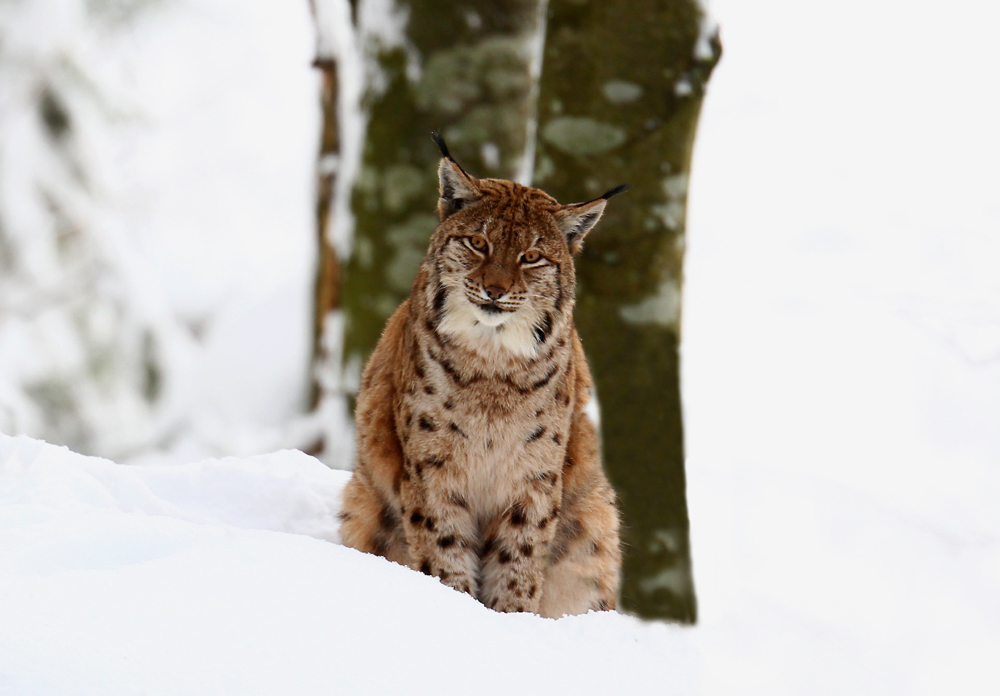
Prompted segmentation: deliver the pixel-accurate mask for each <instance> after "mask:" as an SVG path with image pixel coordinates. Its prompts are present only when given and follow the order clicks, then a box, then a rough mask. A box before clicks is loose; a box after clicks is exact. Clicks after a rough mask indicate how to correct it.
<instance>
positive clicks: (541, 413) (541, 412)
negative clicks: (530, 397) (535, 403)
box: [535, 408, 545, 418]
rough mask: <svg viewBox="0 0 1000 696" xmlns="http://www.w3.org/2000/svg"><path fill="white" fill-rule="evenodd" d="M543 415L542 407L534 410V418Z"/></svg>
mask: <svg viewBox="0 0 1000 696" xmlns="http://www.w3.org/2000/svg"><path fill="white" fill-rule="evenodd" d="M543 415H545V409H544V408H540V409H538V410H537V411H535V418H541V417H542V416H543Z"/></svg>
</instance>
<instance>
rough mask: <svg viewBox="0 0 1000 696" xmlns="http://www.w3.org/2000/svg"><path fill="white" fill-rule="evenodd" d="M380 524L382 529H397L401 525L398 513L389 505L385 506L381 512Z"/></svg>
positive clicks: (379, 515)
mask: <svg viewBox="0 0 1000 696" xmlns="http://www.w3.org/2000/svg"><path fill="white" fill-rule="evenodd" d="M378 524H379V526H380V527H381V528H382V529H395V528H396V525H398V524H399V520H398V518H397V517H396V513H395V512H394V511H393V510H392V508H390V507H389V506H388V505H383V506H382V509H381V510H380V511H379V513H378Z"/></svg>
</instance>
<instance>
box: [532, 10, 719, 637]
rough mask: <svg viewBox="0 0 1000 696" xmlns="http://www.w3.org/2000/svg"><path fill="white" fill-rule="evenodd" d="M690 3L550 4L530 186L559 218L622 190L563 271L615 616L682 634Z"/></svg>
mask: <svg viewBox="0 0 1000 696" xmlns="http://www.w3.org/2000/svg"><path fill="white" fill-rule="evenodd" d="M702 20H703V17H702V14H701V11H700V9H699V6H698V4H697V3H696V2H695V1H694V0H635V1H634V2H631V3H628V4H627V5H618V4H612V3H599V2H575V1H573V0H551V2H550V5H549V18H548V27H547V34H546V45H545V57H544V64H543V66H544V67H543V70H542V80H541V89H540V93H539V101H538V109H539V129H538V133H539V138H538V154H537V161H536V162H537V166H536V174H535V181H534V185H536V186H538V187H539V188H542V189H543V190H545V191H547V192H548V193H550V194H552V195H554V196H555V197H556V198H557V199H558V200H560V201H562V202H571V201H581V200H588V199H591V198H594V197H596V196H598V195H600V194H601V193H602V192H603V191H606V190H607V189H610V188H611V187H612V186H615V185H617V184H620V183H622V182H631V184H632V190H631V191H630V192H629V193H628V194H627V195H626V196H623V197H621V198H618V199H615V200H614V201H612V202H611V203H610V204H609V205H608V208H607V211H606V213H605V215H604V219H603V220H602V222H601V223H600V225H599V226H598V228H597V229H596V230H595V231H594V233H593V234H591V235H590V236H589V237H588V239H587V242H586V245H585V247H584V251H583V254H582V256H581V258H580V259H579V260H578V263H577V277H578V279H579V283H578V302H577V309H576V323H577V327H578V328H579V331H580V334H581V336H582V338H583V342H584V346H585V347H586V350H587V355H588V359H589V361H590V363H591V367H592V369H593V372H594V377H595V381H596V384H597V396H598V400H599V402H600V405H601V414H602V415H601V419H602V424H601V425H602V434H603V446H604V455H605V466H606V468H607V470H608V475H609V477H610V478H611V482H612V484H613V485H614V486H615V488H616V490H617V491H618V494H619V497H620V500H621V508H622V513H623V519H624V523H625V529H624V542H625V554H626V555H625V565H624V582H623V585H622V604H623V606H624V607H625V608H626V609H629V610H632V611H635V612H636V613H638V614H639V615H641V616H644V617H648V618H667V619H674V620H678V621H684V622H693V621H694V620H695V618H696V602H695V594H694V587H693V584H692V581H691V561H690V549H689V541H688V514H687V503H686V499H685V477H684V436H683V425H682V419H681V400H680V384H679V372H678V351H677V348H678V341H679V338H680V336H679V323H680V308H681V280H682V261H683V255H684V217H685V203H686V198H687V182H688V170H689V166H690V161H691V150H692V146H693V143H694V135H695V127H696V125H697V120H698V114H699V109H700V106H701V98H702V93H703V90H704V86H705V83H706V81H707V80H708V77H709V75H710V73H711V71H712V68H713V67H714V65H715V63H716V61H717V60H718V58H719V55H720V53H721V47H720V44H719V42H718V37H717V36H714V37H711V39H709V38H708V37H705V36H702V35H701V27H702Z"/></svg>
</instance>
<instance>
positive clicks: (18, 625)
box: [0, 435, 697, 696]
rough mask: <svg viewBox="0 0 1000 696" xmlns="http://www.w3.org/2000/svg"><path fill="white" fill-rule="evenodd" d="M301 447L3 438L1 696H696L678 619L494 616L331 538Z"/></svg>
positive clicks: (334, 488)
mask: <svg viewBox="0 0 1000 696" xmlns="http://www.w3.org/2000/svg"><path fill="white" fill-rule="evenodd" d="M347 477H348V474H347V473H346V472H342V471H336V470H332V469H329V468H327V467H326V466H325V465H324V464H322V463H320V462H319V461H317V460H315V459H313V458H311V457H308V456H306V455H304V454H302V453H301V452H296V451H287V450H286V451H282V452H278V453H276V454H272V455H264V456H259V457H252V458H249V459H222V460H208V461H203V462H199V463H197V464H189V465H180V466H178V465H163V466H157V465H150V466H123V465H118V464H114V463H112V462H109V461H107V460H104V459H96V458H89V457H83V456H81V455H77V454H74V453H72V452H70V451H69V450H67V449H65V448H58V447H54V446H52V445H47V444H44V443H41V442H38V441H37V440H31V439H29V438H27V437H25V436H21V437H19V438H11V437H9V436H6V435H0V598H2V599H0V693H2V694H4V695H5V696H7V695H9V696H22V695H27V694H45V695H46V696H55V695H57V694H66V695H67V696H69V695H72V696H83V695H84V694H95V695H98V694H99V695H101V696H107V695H108V694H164V695H171V696H173V695H176V694H192V695H193V694H237V693H238V694H243V695H246V696H249V695H251V694H261V696H274V695H275V694H298V695H301V696H306V695H308V694H352V695H353V694H372V695H373V696H374V695H381V694H397V693H407V694H511V693H550V694H554V693H572V694H612V693H628V694H690V693H693V691H694V690H695V686H694V683H693V679H694V678H695V674H696V669H695V665H696V662H697V655H696V653H695V650H694V647H693V645H692V643H691V642H690V640H689V639H688V637H687V636H686V635H685V632H684V631H683V630H681V629H679V628H677V627H674V626H666V625H658V624H645V623H643V622H641V621H639V620H637V619H632V618H630V617H626V616H622V615H619V614H614V613H609V612H605V613H596V612H595V613H592V614H590V615H587V616H582V617H573V618H569V619H564V620H561V621H553V620H551V619H542V618H539V617H537V616H534V615H530V614H519V615H513V614H499V613H497V612H494V611H491V610H489V609H487V608H486V607H484V606H483V605H481V604H479V603H478V602H476V601H475V600H474V599H472V598H470V597H469V596H467V595H463V594H459V593H458V592H455V591H454V590H451V589H450V588H447V587H445V586H444V585H442V584H441V583H439V582H438V581H437V580H436V579H433V578H428V577H427V576H425V575H422V574H420V573H415V572H413V571H411V570H409V569H407V568H403V567H401V566H398V565H395V564H393V563H390V562H389V561H386V560H384V559H382V558H377V557H375V556H370V555H367V554H363V553H360V552H358V551H354V550H353V549H347V548H344V547H342V546H338V545H336V544H334V543H330V542H331V541H335V540H336V538H337V521H336V512H337V509H338V507H339V500H338V492H339V490H340V488H341V486H342V485H343V484H344V482H345V481H346V479H347Z"/></svg>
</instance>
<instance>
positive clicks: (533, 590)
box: [528, 585, 538, 599]
mask: <svg viewBox="0 0 1000 696" xmlns="http://www.w3.org/2000/svg"><path fill="white" fill-rule="evenodd" d="M536 592H538V585H532V586H531V589H529V590H528V599H533V598H534V596H535V593H536Z"/></svg>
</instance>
